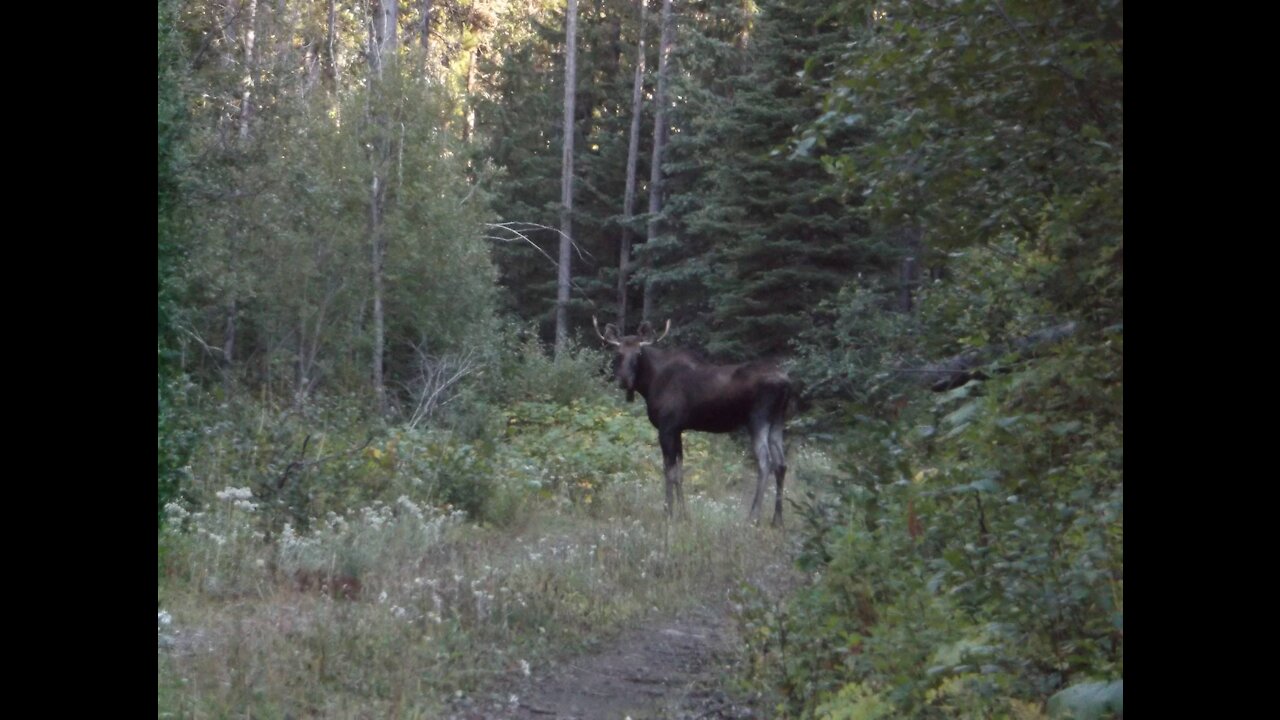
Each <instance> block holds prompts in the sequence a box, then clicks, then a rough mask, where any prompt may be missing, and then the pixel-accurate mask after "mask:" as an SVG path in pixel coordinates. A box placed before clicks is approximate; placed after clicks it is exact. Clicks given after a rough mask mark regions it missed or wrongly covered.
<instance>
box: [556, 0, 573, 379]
mask: <svg viewBox="0 0 1280 720" xmlns="http://www.w3.org/2000/svg"><path fill="white" fill-rule="evenodd" d="M577 46H578V0H569V6H568V8H567V9H566V10H565V50H564V142H563V148H564V152H563V154H562V155H561V158H560V161H561V162H560V168H561V170H560V263H559V267H558V273H557V276H556V344H555V357H556V359H559V358H560V355H561V353H562V352H563V351H564V348H565V344H566V343H567V342H568V340H569V277H570V274H569V261H570V250H571V247H570V246H571V244H572V242H571V241H570V239H569V238H571V237H573V217H572V214H573V115H574V107H573V106H574V99H575V92H574V90H575V88H576V86H577V80H578V72H577V63H576V61H575V55H576V54H577Z"/></svg>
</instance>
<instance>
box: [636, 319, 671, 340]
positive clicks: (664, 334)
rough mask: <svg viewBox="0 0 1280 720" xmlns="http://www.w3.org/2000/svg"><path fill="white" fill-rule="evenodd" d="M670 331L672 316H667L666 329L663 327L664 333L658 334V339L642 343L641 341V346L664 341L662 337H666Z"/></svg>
mask: <svg viewBox="0 0 1280 720" xmlns="http://www.w3.org/2000/svg"><path fill="white" fill-rule="evenodd" d="M669 332H671V318H667V327H666V328H665V329H663V331H662V334H661V335H659V336H658V339H657V340H650V341H649V342H642V343H640V345H641V346H644V345H653V344H654V343H659V342H662V338H664V337H666V336H667V333H669Z"/></svg>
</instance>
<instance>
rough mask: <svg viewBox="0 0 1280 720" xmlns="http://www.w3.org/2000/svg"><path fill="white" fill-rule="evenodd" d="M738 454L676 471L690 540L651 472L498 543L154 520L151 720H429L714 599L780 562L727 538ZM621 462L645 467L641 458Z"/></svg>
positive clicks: (739, 485)
mask: <svg viewBox="0 0 1280 720" xmlns="http://www.w3.org/2000/svg"><path fill="white" fill-rule="evenodd" d="M739 441H740V438H737V437H724V438H720V437H717V438H712V439H710V440H708V441H707V443H708V444H707V451H706V452H700V453H698V456H697V457H693V456H690V457H689V459H688V460H687V467H688V468H689V469H690V470H691V472H688V473H687V480H686V496H687V498H688V511H689V519H688V522H675V523H669V522H667V521H666V519H665V516H664V513H663V500H662V483H661V479H660V475H659V474H656V473H655V474H652V475H651V476H649V477H640V476H639V475H637V476H636V477H632V478H628V479H622V480H615V481H611V482H610V483H609V484H608V487H607V489H604V490H602V491H601V492H600V493H599V495H598V496H597V497H596V499H595V501H594V502H593V503H592V504H591V505H589V506H584V505H581V504H575V503H567V502H564V501H563V498H552V499H548V498H546V497H542V496H537V495H533V496H531V497H529V498H526V499H525V500H524V501H523V502H522V504H521V508H522V510H521V513H520V517H519V518H518V522H516V523H513V524H512V525H510V526H507V527H492V526H480V525H477V524H474V523H472V522H469V521H468V520H467V519H466V518H465V517H464V516H463V515H462V514H461V513H459V512H456V511H454V512H449V511H447V510H442V509H438V508H435V507H432V506H430V505H428V504H425V503H419V502H415V501H413V500H411V499H409V498H407V497H404V496H401V497H400V498H398V499H397V500H396V501H394V502H380V501H374V502H372V503H370V504H368V505H365V506H362V507H358V508H354V509H351V510H348V511H347V512H345V513H343V514H338V513H334V512H329V513H327V514H326V516H325V517H320V518H312V519H311V521H310V522H309V523H308V527H309V529H308V530H306V531H301V530H298V529H296V528H294V527H292V526H285V527H284V528H283V530H280V531H278V532H276V533H272V534H268V533H267V532H266V531H264V530H263V529H262V528H264V527H269V524H267V523H264V522H262V517H261V514H262V508H261V507H259V506H257V505H256V504H255V502H254V500H253V497H252V494H251V493H249V492H248V491H246V490H244V489H240V490H236V489H234V488H228V489H226V490H223V491H220V492H218V493H214V498H213V499H212V500H211V501H210V502H209V503H208V504H206V505H205V509H204V511H203V512H202V513H200V514H195V513H189V512H187V511H185V510H183V509H182V508H180V507H177V506H172V507H171V509H170V512H171V521H170V523H169V525H168V527H169V528H171V529H169V530H166V531H165V532H164V533H162V536H161V549H162V557H163V560H162V566H161V577H160V587H159V590H160V597H161V602H162V606H163V614H162V616H161V624H160V627H159V633H160V650H159V655H160V657H159V716H160V717H190V718H206V717H224V716H231V715H235V716H253V717H262V718H273V717H278V718H283V717H295V718H296V717H403V718H419V717H421V718H426V717H438V716H440V715H441V714H442V713H443V712H444V710H445V708H446V707H447V704H448V703H449V702H450V701H452V700H454V699H455V698H457V697H458V696H459V695H460V694H461V695H471V694H483V693H486V692H490V691H491V690H493V689H495V688H499V687H501V686H502V685H503V681H504V679H513V678H518V677H519V676H520V675H523V674H524V673H526V672H529V671H531V670H536V669H537V667H538V666H539V665H540V664H542V663H545V662H547V661H548V660H550V659H551V658H554V657H559V656H564V655H567V654H572V653H574V652H578V651H580V650H581V649H583V648H584V647H586V646H587V645H588V644H590V643H593V642H603V641H607V639H608V638H609V637H611V636H612V635H613V634H614V633H615V632H617V631H618V630H620V629H622V628H624V627H627V626H629V625H631V624H634V623H636V622H639V621H641V618H643V617H645V616H646V615H648V614H650V613H672V612H678V611H680V610H681V609H682V608H685V607H688V606H691V605H694V604H698V603H702V602H706V601H708V600H714V599H716V598H723V597H725V593H726V592H727V591H729V590H730V589H732V588H734V587H737V586H739V585H740V584H741V583H743V582H744V581H747V580H748V579H749V578H752V577H753V576H754V575H757V574H758V573H760V572H761V570H762V569H763V568H764V567H765V566H766V565H768V564H769V563H772V562H775V561H776V559H777V557H778V556H779V554H786V553H788V549H787V536H786V535H785V534H783V533H778V532H774V531H770V530H767V529H764V528H758V527H754V526H751V525H749V524H748V523H747V522H746V520H745V518H746V505H745V502H746V499H747V484H748V482H750V483H754V478H753V473H752V472H751V470H750V466H749V465H748V464H747V463H746V462H745V461H744V460H743V455H744V453H743V451H742V449H741V448H739V447H737V446H738V445H740V442H739ZM637 452H643V453H645V457H644V458H638V459H637V466H641V467H646V468H648V467H650V466H651V465H652V458H649V457H648V455H652V454H653V453H655V452H656V450H655V449H653V448H644V449H643V450H640V449H637ZM793 464H794V462H793ZM793 492H795V490H793ZM770 495H772V491H770ZM769 499H770V500H771V497H770V498H769ZM766 519H767V518H766ZM166 619H167V623H166V622H165V620H166Z"/></svg>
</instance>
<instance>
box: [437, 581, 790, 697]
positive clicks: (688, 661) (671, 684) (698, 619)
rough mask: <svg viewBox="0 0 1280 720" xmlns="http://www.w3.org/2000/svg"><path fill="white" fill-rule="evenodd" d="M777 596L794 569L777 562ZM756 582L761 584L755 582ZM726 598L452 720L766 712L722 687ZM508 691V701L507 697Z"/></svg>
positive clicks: (728, 613)
mask: <svg viewBox="0 0 1280 720" xmlns="http://www.w3.org/2000/svg"><path fill="white" fill-rule="evenodd" d="M769 570H770V571H775V572H776V574H772V575H771V577H770V579H771V580H772V581H773V582H769V583H767V585H771V586H774V587H772V588H769V589H768V590H767V592H768V594H769V595H771V596H773V597H777V593H778V592H780V591H781V587H782V586H783V585H785V584H787V582H786V580H784V578H787V579H789V578H790V577H791V576H792V573H793V572H794V571H793V570H791V569H790V568H789V567H786V566H785V565H782V564H779V565H777V566H774V567H771V568H769ZM758 586H760V585H758ZM732 612H733V610H732V607H731V605H730V602H729V601H728V600H727V599H724V598H722V599H720V600H719V601H715V602H712V603H708V604H704V605H701V606H698V607H695V608H691V609H689V610H686V611H685V612H683V613H681V614H680V615H679V617H670V618H658V619H655V620H650V621H648V622H645V623H643V624H642V625H640V626H638V627H635V628H632V629H629V630H626V631H624V632H623V633H622V634H621V635H620V636H618V638H617V639H615V640H614V641H613V642H611V643H609V645H608V646H607V647H605V648H602V649H600V650H598V651H595V652H591V653H586V654H583V655H578V656H575V657H570V658H566V659H563V660H561V661H560V662H558V663H553V664H552V665H550V666H549V667H547V668H545V669H543V670H542V671H537V670H535V671H534V672H533V673H532V674H531V675H530V676H529V677H527V678H524V679H523V680H522V681H520V682H518V683H514V684H513V685H512V686H511V687H510V688H509V689H507V690H505V691H504V692H505V694H506V696H507V698H508V703H507V704H505V705H503V704H500V703H499V702H496V701H494V702H490V703H489V704H488V705H487V707H486V706H484V705H483V704H481V703H472V702H470V701H466V704H467V705H469V707H457V708H455V713H454V714H453V715H452V717H451V720H553V719H559V720H624V719H625V718H631V720H745V719H747V718H761V717H767V716H768V715H769V713H768V711H767V710H762V709H761V708H759V707H756V706H755V704H754V703H753V702H752V700H751V699H750V698H742V697H731V696H730V695H729V694H728V693H727V692H726V691H725V690H724V689H723V688H722V687H721V683H722V678H723V675H724V670H725V665H726V663H728V662H729V660H730V658H731V657H732V655H733V653H734V652H735V651H736V650H737V648H738V642H739V639H738V635H737V630H736V627H735V625H734V621H733V615H732ZM512 696H514V700H515V702H514V703H512V702H510V701H511V700H512V699H513V698H512Z"/></svg>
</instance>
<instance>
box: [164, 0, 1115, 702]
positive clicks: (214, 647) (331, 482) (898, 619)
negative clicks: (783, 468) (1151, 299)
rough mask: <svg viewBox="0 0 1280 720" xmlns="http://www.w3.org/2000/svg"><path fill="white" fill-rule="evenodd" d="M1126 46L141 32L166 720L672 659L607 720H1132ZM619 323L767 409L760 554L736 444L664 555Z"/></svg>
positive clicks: (792, 14)
mask: <svg viewBox="0 0 1280 720" xmlns="http://www.w3.org/2000/svg"><path fill="white" fill-rule="evenodd" d="M1123 27H1124V23H1123V3H1122V2H1118V1H1113V0H1092V1H1089V2H1071V3H1060V2H1049V1H1047V0H789V1H783V0H724V1H722V2H711V1H707V0H701V1H700V0H395V1H390V0H312V1H310V2H302V1H301V0H159V2H158V22H157V70H158V122H157V141H158V153H157V154H158V202H157V208H158V220H157V269H158V292H157V319H158V336H157V394H158V422H157V447H158V469H157V498H158V499H157V527H158V541H157V542H158V596H159V614H158V634H159V661H158V682H157V685H158V688H157V689H158V713H159V717H184V718H185V717H191V718H204V717H228V716H252V717H270V718H298V717H344V718H345V717H411V718H441V717H458V718H464V717H465V718H471V717H477V718H478V717H486V718H489V717H493V718H498V717H511V718H524V717H552V716H564V717H569V716H570V715H569V714H563V715H558V714H557V712H558V711H552V710H547V709H546V707H548V705H547V703H550V702H551V700H549V699H548V698H549V695H548V693H549V692H550V691H549V690H547V689H546V688H548V687H552V686H553V685H554V679H555V677H556V674H557V673H560V677H561V679H562V680H563V679H564V678H565V677H566V676H565V675H564V673H565V672H567V671H566V670H565V668H571V667H574V663H575V662H576V663H577V664H578V665H582V664H583V663H584V662H587V661H586V660H583V658H588V657H592V655H591V653H598V652H601V651H602V650H603V649H607V648H609V647H611V643H613V644H615V646H616V643H619V642H622V640H620V638H624V637H629V636H628V635H627V633H628V632H629V631H634V630H636V629H637V628H654V627H658V626H657V625H653V623H656V622H659V621H660V619H662V618H668V619H670V618H678V617H695V616H697V617H701V616H702V615H699V613H705V614H707V617H711V616H714V618H715V623H723V624H724V625H723V627H724V632H725V633H726V635H725V637H728V638H730V640H728V641H726V642H725V643H724V646H723V647H719V648H717V649H716V651H715V653H714V658H713V660H709V661H707V662H706V663H705V664H706V669H705V670H704V671H702V675H699V680H698V682H699V683H703V684H706V685H707V687H708V688H710V687H714V690H715V692H714V693H713V695H714V697H716V698H721V699H720V700H716V701H715V702H716V703H718V704H715V705H714V707H712V706H710V705H707V703H710V702H711V700H708V699H707V698H709V697H712V695H708V694H706V693H709V692H710V690H708V689H707V688H703V689H702V690H698V691H697V692H701V693H703V695H698V696H697V697H699V698H701V699H700V700H698V702H701V703H703V704H702V705H700V706H698V707H697V708H696V709H694V708H693V706H692V705H689V704H688V703H689V702H692V701H691V700H688V698H689V697H693V696H694V695H693V694H691V693H693V691H691V690H689V688H688V687H685V686H679V687H677V686H676V685H668V686H660V687H666V688H667V689H668V692H667V693H665V694H666V695H669V696H671V697H668V698H667V699H666V700H665V701H666V702H671V703H676V704H677V705H678V703H679V702H685V703H686V705H683V706H679V707H677V705H668V706H664V707H658V706H657V705H649V706H644V707H640V706H637V707H636V708H635V709H634V710H630V711H628V712H626V713H624V714H625V715H626V716H627V717H629V718H630V717H635V718H637V720H638V718H640V717H671V718H674V717H690V718H692V717H707V718H710V717H718V718H746V717H756V718H758V717H774V718H831V719H833V720H835V719H852V718H896V717H910V718H1017V719H1033V718H1090V719H1091V718H1106V717H1120V716H1121V713H1122V695H1123V675H1124V673H1123V670H1124V662H1123V658H1124V654H1123V650H1124V622H1123V618H1124V615H1123V600H1124V577H1123V575H1124V574H1123V569H1124V564H1123V489H1124V488H1123V438H1122V426H1123V337H1124V332H1123V330H1124V327H1123V309H1124V308H1123V246H1124V243H1123V148H1124V142H1123V139H1124V135H1123V130H1124V124H1123V110H1124V105H1123V90H1124V86H1123V76H1124V74H1123V69H1124V63H1123ZM597 323H598V325H597ZM643 323H648V325H647V326H645V329H646V331H647V330H648V328H654V329H656V332H655V333H654V334H655V335H659V334H661V335H662V338H661V340H659V341H658V342H657V343H655V347H661V348H683V349H686V350H688V351H689V352H690V356H691V357H693V356H696V357H699V358H701V359H702V360H704V361H705V362H709V363H724V364H728V363H740V362H746V361H756V360H767V361H769V362H772V363H775V364H776V365H777V366H778V367H781V368H783V369H784V370H785V373H786V375H787V377H789V379H790V383H791V391H792V392H791V397H790V402H789V403H788V405H787V408H786V464H787V467H788V470H787V483H786V487H785V498H784V501H783V502H784V513H785V524H784V525H783V527H782V528H770V527H768V525H767V523H761V524H759V525H757V524H754V523H752V522H749V521H748V517H747V503H748V502H749V499H750V493H751V491H752V490H753V489H754V488H755V483H756V457H755V456H754V455H753V454H752V450H751V442H750V441H749V439H748V438H747V434H746V433H745V432H741V433H730V434H707V433H698V432H686V433H685V434H684V447H683V455H684V464H683V467H684V490H685V495H686V496H687V498H688V515H687V517H685V518H684V519H668V517H667V515H666V514H665V512H664V508H663V492H664V487H663V484H664V483H663V476H664V461H663V451H662V450H661V449H660V447H659V442H658V434H657V431H656V430H655V429H654V426H653V425H652V424H651V423H650V420H649V416H648V415H647V414H646V401H645V399H644V398H636V399H635V401H634V402H628V401H627V399H628V398H627V394H628V393H626V392H624V390H623V389H621V388H620V387H619V386H618V382H617V380H616V379H615V376H614V364H613V362H612V359H613V352H612V348H611V347H610V345H609V343H607V342H605V341H603V340H602V338H601V337H600V335H599V334H598V331H597V327H598V328H604V327H605V326H606V324H611V325H613V326H614V327H615V328H617V330H618V331H619V333H618V334H619V335H634V334H639V333H640V332H641V330H640V328H641V326H642V324H643ZM668 323H669V324H668ZM664 327H669V330H668V331H667V332H666V333H665V334H663V333H662V331H663V329H664ZM606 336H607V337H610V338H612V337H614V336H613V335H611V334H609V333H606ZM646 337H649V338H652V336H649V335H646ZM765 502H766V503H767V504H768V506H769V507H771V506H772V502H773V489H772V488H768V496H767V497H766V500H765ZM682 627H683V626H682ZM715 627H717V628H719V627H721V626H720V625H719V624H717V625H715ZM685 629H686V630H687V629H688V628H685ZM663 632H667V631H665V630H664V631H663ZM670 632H675V631H674V630H671V631H670ZM677 634H679V633H677ZM708 657H710V656H708ZM700 662H701V661H700ZM539 686H541V687H542V688H543V689H542V690H541V691H539V690H538V687H539ZM700 687H701V686H700ZM539 692H541V693H542V694H541V695H538V693H539ZM676 695H679V696H680V698H683V699H680V698H677V699H675V700H672V699H671V698H673V697H675V696H676ZM603 707H604V706H599V707H598V708H597V710H598V712H599V716H600V717H613V715H609V714H606V713H605V711H604V709H603ZM587 708H588V709H587V710H585V711H583V712H585V715H583V716H586V717H591V716H595V715H593V713H592V711H591V710H590V706H587ZM610 712H612V710H610ZM618 717H622V715H621V714H620V715H618Z"/></svg>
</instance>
